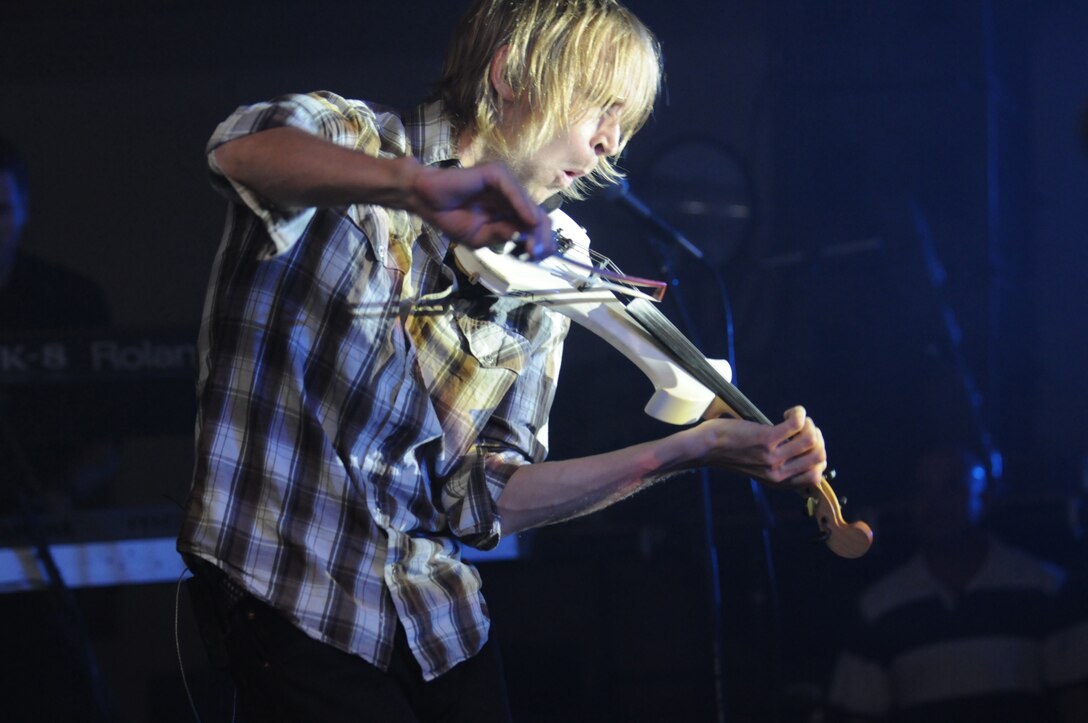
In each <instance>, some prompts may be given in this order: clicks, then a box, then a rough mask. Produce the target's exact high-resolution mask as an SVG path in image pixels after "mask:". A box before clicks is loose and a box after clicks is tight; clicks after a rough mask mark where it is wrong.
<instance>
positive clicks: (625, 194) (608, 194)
mask: <svg viewBox="0 0 1088 723" xmlns="http://www.w3.org/2000/svg"><path fill="white" fill-rule="evenodd" d="M603 195H604V197H605V199H606V200H608V201H616V202H618V203H619V204H620V205H622V206H623V207H624V208H626V209H627V210H628V211H630V212H631V213H633V214H635V215H636V216H638V217H639V218H640V219H642V220H643V221H644V222H645V223H646V225H647V226H649V227H650V228H651V229H653V230H654V231H656V232H657V233H658V234H659V235H660V236H662V237H663V238H664V239H665V240H667V241H672V242H673V243H674V244H676V245H677V246H679V247H680V248H682V249H684V250H685V251H687V252H688V253H689V254H691V255H692V256H694V257H695V258H697V259H699V260H700V261H701V260H702V259H703V251H702V249H700V248H699V247H698V246H696V245H695V244H693V243H692V242H691V241H688V240H687V239H686V238H685V237H684V234H682V233H680V232H679V231H677V230H676V229H675V228H673V227H672V226H670V225H669V224H668V222H666V221H665V219H663V218H661V217H660V216H658V215H657V214H656V213H654V212H653V210H651V209H650V207H649V206H647V205H646V204H645V203H643V202H642V200H641V199H639V198H638V196H636V195H635V194H633V193H631V184H629V183H628V182H627V179H626V178H621V179H620V181H619V183H616V184H614V185H612V186H609V187H607V188H606V189H604V194H603Z"/></svg>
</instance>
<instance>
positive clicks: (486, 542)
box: [442, 307, 570, 550]
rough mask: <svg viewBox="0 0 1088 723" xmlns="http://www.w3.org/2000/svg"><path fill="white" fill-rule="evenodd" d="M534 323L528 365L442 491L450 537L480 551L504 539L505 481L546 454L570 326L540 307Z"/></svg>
mask: <svg viewBox="0 0 1088 723" xmlns="http://www.w3.org/2000/svg"><path fill="white" fill-rule="evenodd" d="M531 318H532V321H531V322H530V326H531V328H530V330H529V331H530V332H531V333H530V334H527V337H528V338H530V339H536V340H537V341H536V343H534V344H533V349H534V352H533V353H532V354H531V357H530V359H529V362H528V363H527V364H526V365H525V367H524V368H523V369H522V370H521V371H520V372H519V373H518V376H517V379H516V380H515V381H514V383H513V384H512V385H511V387H510V389H509V390H508V391H507V393H506V394H505V395H504V396H503V398H502V400H501V401H500V403H499V404H498V406H497V407H496V408H495V411H494V412H493V413H492V414H491V416H490V417H489V419H488V420H487V422H486V424H485V425H484V426H483V428H482V431H481V432H480V434H479V436H478V437H477V440H476V442H475V444H474V445H473V446H472V448H471V449H470V450H469V452H468V454H466V455H465V457H464V460H463V461H462V463H461V464H460V465H459V466H458V467H457V468H455V469H454V471H453V472H452V473H451V474H450V475H449V476H448V477H447V478H446V480H445V481H444V484H443V487H442V503H443V507H444V508H445V513H446V519H447V524H448V525H449V528H450V532H452V533H453V534H454V535H455V536H456V537H458V538H460V539H461V540H462V541H463V542H465V544H468V545H470V546H472V547H476V548H479V549H481V550H489V549H491V548H493V547H495V546H496V545H497V544H498V543H499V539H500V538H501V536H502V520H501V518H500V515H499V512H498V499H499V496H500V495H501V494H502V492H503V490H504V489H505V488H506V483H507V481H508V480H509V479H510V477H511V476H512V475H513V474H514V473H515V472H516V471H517V470H518V468H519V467H521V466H522V465H525V464H532V463H534V462H541V461H543V460H544V458H545V457H546V456H547V453H548V415H549V413H550V412H551V406H552V401H553V400H554V399H555V391H556V385H557V382H558V379H559V367H560V364H561V362H562V356H563V340H564V339H565V338H566V335H567V331H568V330H569V328H570V321H569V320H568V319H567V318H566V317H563V316H561V315H559V314H557V313H555V312H552V311H547V310H545V309H543V308H539V307H538V308H537V309H536V310H535V312H534V314H533V315H532V317H531Z"/></svg>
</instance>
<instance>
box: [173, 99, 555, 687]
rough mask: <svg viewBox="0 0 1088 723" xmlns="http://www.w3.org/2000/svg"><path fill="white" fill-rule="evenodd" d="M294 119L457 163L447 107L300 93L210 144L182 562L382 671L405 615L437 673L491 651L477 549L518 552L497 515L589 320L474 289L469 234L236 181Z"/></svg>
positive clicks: (246, 111) (260, 108) (541, 433)
mask: <svg viewBox="0 0 1088 723" xmlns="http://www.w3.org/2000/svg"><path fill="white" fill-rule="evenodd" d="M281 126H291V127H295V128H300V129H302V130H305V131H307V132H310V133H314V134H317V135H319V136H321V137H324V138H325V139H327V140H330V141H332V142H334V143H336V144H339V145H342V146H346V147H349V148H353V149H357V150H360V151H363V152H366V153H368V154H371V155H376V156H382V157H403V156H407V155H409V154H412V155H414V156H415V157H416V158H417V159H418V160H420V161H421V162H423V163H425V164H450V163H456V160H455V149H454V145H453V139H452V137H451V135H452V134H451V129H450V124H449V122H448V120H447V119H446V118H445V116H444V115H443V109H442V106H441V104H438V103H432V104H428V105H425V106H421V107H419V108H417V109H416V110H414V111H413V112H411V113H407V114H404V115H403V116H402V115H400V114H397V113H395V112H393V111H391V110H390V109H387V108H384V107H381V106H377V105H374V104H369V103H364V102H360V101H349V100H346V99H344V98H341V97H338V96H336V95H333V94H331V93H326V92H322V93H314V94H310V95H294V96H286V97H283V98H280V99H277V100H276V101H273V102H271V103H261V104H256V105H252V106H248V107H243V108H239V109H238V110H237V111H236V112H235V113H234V114H233V115H232V116H231V117H230V118H229V119H228V120H226V121H225V122H224V123H222V124H221V125H220V126H219V127H218V129H217V130H216V132H215V134H214V135H213V136H212V138H211V140H210V141H209V143H208V148H207V150H208V153H209V156H208V157H209V163H210V165H211V170H212V179H213V185H214V186H215V187H216V188H218V189H219V190H220V191H221V192H222V193H223V194H224V195H225V196H226V197H227V199H228V201H229V204H228V215H227V221H226V228H225V230H224V234H223V240H222V242H221V245H220V248H219V251H218V253H217V255H216V258H215V261H214V264H213V268H212V275H211V282H210V286H209V291H208V294H207V298H206V300H205V308H204V313H203V318H202V324H201V331H200V338H199V354H198V365H199V366H198V379H197V393H198V419H197V432H196V469H195V474H194V480H193V488H192V492H191V495H190V499H189V503H188V507H187V511H186V515H185V518H184V522H183V526H182V530H181V533H180V536H179V540H178V549H179V550H180V551H182V552H188V553H192V554H195V555H197V556H199V557H201V558H204V559H206V560H209V561H211V562H212V563H214V564H216V565H217V566H219V567H220V568H221V569H223V570H224V571H225V572H226V573H227V574H228V575H229V576H230V577H231V578H233V579H234V580H235V581H237V582H238V583H240V584H241V585H243V586H244V587H245V588H246V589H247V590H248V591H249V592H250V593H251V594H253V595H254V596H256V597H257V598H259V599H261V600H263V601H265V602H267V603H269V604H270V605H272V606H273V607H275V608H276V609H278V610H279V611H281V612H282V613H283V614H284V615H285V616H287V617H288V618H289V619H290V620H292V621H293V622H294V623H295V624H296V625H297V626H298V627H299V628H301V629H302V630H303V631H305V632H306V633H307V634H309V635H310V636H311V637H313V638H315V639H318V640H321V641H324V642H327V643H329V644H332V645H334V646H336V647H337V648H340V649H342V650H345V651H348V652H351V653H354V654H357V655H360V656H361V657H362V658H364V659H365V660H367V661H369V662H371V663H373V664H375V665H377V666H378V667H380V668H383V669H385V668H386V667H387V665H388V660H389V656H390V652H391V649H392V640H393V633H394V630H395V627H396V623H397V620H399V621H400V622H401V624H402V625H403V626H404V629H405V632H406V633H407V638H408V642H409V645H410V647H411V649H412V651H413V653H414V655H415V657H416V658H417V659H418V661H419V663H420V666H421V667H422V669H423V673H424V677H425V678H426V679H428V680H430V679H433V678H434V677H436V676H438V675H440V674H442V673H443V672H445V671H447V670H449V669H450V668H451V667H453V666H454V665H456V664H457V663H458V662H460V661H461V660H464V659H466V658H467V657H469V656H471V655H473V654H474V653H476V652H477V651H478V650H479V649H480V648H481V647H482V645H483V643H484V642H485V641H486V639H487V632H488V615H487V608H486V605H485V603H484V600H483V597H482V595H481V591H480V588H481V581H480V576H479V574H478V573H477V571H476V570H475V569H473V567H472V566H471V565H469V564H468V563H466V562H465V561H463V560H462V559H461V554H460V550H461V545H462V544H463V543H467V544H470V545H473V546H476V547H479V548H481V549H488V548H490V547H493V546H494V545H495V544H497V542H498V539H499V536H500V534H501V520H500V519H499V516H498V514H497V512H496V504H495V501H496V500H497V499H498V496H499V494H500V493H501V492H502V489H503V487H504V485H505V483H506V481H507V480H508V479H509V477H510V475H511V474H513V472H514V471H515V470H516V469H517V467H518V466H519V465H522V464H527V463H531V462H537V461H540V460H542V459H543V458H544V456H545V453H546V446H547V415H548V411H549V408H550V406H551V401H552V398H553V395H554V391H555V384H556V380H557V376H558V373H559V363H560V357H561V353H562V342H563V338H564V337H565V335H566V331H567V328H568V325H569V322H567V321H566V319H565V318H563V317H561V316H559V315H557V314H555V313H553V312H550V311H547V310H544V309H542V308H541V307H538V306H534V305H529V304H525V303H523V302H518V301H517V300H515V299H510V298H495V297H493V296H489V295H486V294H483V293H480V292H474V290H473V289H471V288H467V289H466V287H469V286H470V285H469V284H468V283H467V281H465V280H464V279H463V278H462V279H460V280H459V283H458V279H457V272H456V270H455V268H454V267H453V266H452V265H451V264H449V263H447V251H448V246H449V243H448V240H447V239H446V238H445V237H443V236H442V235H441V234H440V233H438V232H436V231H435V230H434V229H432V228H430V227H429V226H427V225H426V224H423V223H422V222H421V221H420V219H418V218H415V217H413V216H411V215H409V214H408V213H406V212H404V211H400V210H393V209H387V208H380V207H375V206H365V205H354V206H350V207H343V208H325V209H315V208H283V207H276V206H274V205H272V204H270V203H269V202H267V201H266V200H264V199H262V198H260V197H258V196H257V194H255V193H253V192H252V191H251V190H249V189H247V188H245V187H243V186H242V185H240V184H238V183H236V182H234V181H232V180H230V179H227V178H226V177H225V176H223V175H222V173H220V172H219V170H218V168H217V166H216V164H215V159H214V155H212V154H211V151H213V150H214V149H215V148H217V147H218V146H219V145H221V144H223V143H225V142H227V141H229V140H232V139H234V138H238V137H241V136H245V135H247V134H250V133H254V132H258V131H261V130H265V129H269V128H274V127H281ZM455 286H456V288H457V289H460V290H461V291H460V292H459V293H456V294H451V295H449V296H448V297H447V296H446V294H447V293H448V292H450V291H451V289H452V288H454V287H455ZM433 300H438V301H439V303H428V302H429V301H433ZM416 308H418V309H421V311H420V312H419V313H414V312H413V309H416ZM422 309H430V311H426V312H424V311H422ZM435 309H437V310H435Z"/></svg>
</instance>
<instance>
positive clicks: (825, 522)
mask: <svg viewBox="0 0 1088 723" xmlns="http://www.w3.org/2000/svg"><path fill="white" fill-rule="evenodd" d="M834 478H835V470H830V471H828V472H827V473H825V474H824V476H823V477H821V478H820V482H819V484H817V485H809V486H806V487H804V488H803V489H802V490H801V491H800V494H801V496H802V497H804V498H805V510H806V511H807V512H808V515H809V517H815V518H816V524H817V526H818V527H819V528H820V539H821V540H823V541H824V542H826V543H827V546H828V548H829V549H830V550H831V551H832V552H834V553H835V554H836V555H838V556H839V557H846V558H850V559H854V558H858V557H861V556H862V555H864V554H865V553H866V552H868V551H869V547H870V546H871V545H872V544H873V530H872V528H870V527H869V525H867V524H865V523H864V522H861V521H860V520H859V521H857V522H849V523H848V522H846V520H844V519H843V516H842V508H841V507H840V505H839V500H838V498H837V497H836V495H835V490H833V489H831V480H832V479H834ZM843 502H844V504H845V500H844V501H843Z"/></svg>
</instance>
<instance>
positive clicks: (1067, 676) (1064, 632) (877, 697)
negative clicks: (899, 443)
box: [828, 447, 1088, 723]
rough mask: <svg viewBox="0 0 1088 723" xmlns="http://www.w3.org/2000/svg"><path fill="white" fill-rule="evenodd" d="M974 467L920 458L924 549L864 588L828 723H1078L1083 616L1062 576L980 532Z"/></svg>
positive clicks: (1086, 651) (978, 470)
mask: <svg viewBox="0 0 1088 723" xmlns="http://www.w3.org/2000/svg"><path fill="white" fill-rule="evenodd" d="M987 481H988V480H987V474H986V470H985V468H984V467H983V465H982V463H981V462H980V460H979V458H978V457H977V456H976V455H974V454H973V453H971V452H970V451H969V450H966V449H963V448H959V447H941V448H937V449H934V450H931V451H929V452H927V453H926V454H924V455H922V456H921V458H920V459H919V462H918V465H917V470H916V475H915V484H914V486H913V488H912V489H913V491H914V505H913V517H914V528H915V531H916V537H917V544H918V551H917V552H916V554H914V555H913V556H912V557H911V558H910V559H909V560H908V561H907V562H906V563H905V564H903V565H901V566H900V567H898V568H896V569H894V570H892V571H891V572H889V573H888V574H887V575H886V576H884V577H882V578H881V579H879V580H877V581H876V582H875V583H874V584H873V585H872V586H870V587H869V588H868V589H867V590H865V591H864V592H863V594H862V596H861V598H860V600H859V603H858V616H859V619H858V622H857V626H856V628H855V629H854V630H853V632H852V633H849V634H848V635H847V639H846V641H845V643H846V644H845V648H844V650H843V651H842V653H841V654H840V656H839V658H838V661H837V663H836V666H835V669H834V671H833V675H832V679H831V683H830V689H829V692H828V704H829V706H830V709H831V710H830V712H831V715H829V720H832V721H839V722H842V723H845V722H852V721H903V722H907V721H925V722H926V723H942V722H943V721H983V720H985V721H1016V722H1017V723H1032V722H1033V721H1038V722H1039V723H1043V722H1044V721H1046V722H1050V721H1056V722H1058V723H1064V722H1065V721H1069V722H1072V721H1083V720H1085V719H1086V718H1088V705H1086V703H1088V615H1086V614H1085V600H1084V593H1083V592H1082V591H1080V586H1079V585H1076V584H1071V583H1070V581H1069V579H1068V575H1067V574H1066V572H1065V571H1064V570H1062V569H1060V568H1059V567H1057V566H1055V565H1053V564H1050V563H1048V562H1045V561H1043V560H1039V559H1038V558H1035V557H1033V556H1031V555H1029V554H1027V553H1025V552H1024V551H1022V550H1019V549H1017V548H1015V547H1012V546H1010V545H1009V544H1007V543H1005V542H1003V541H1002V540H1000V539H999V538H997V537H996V536H994V535H993V534H992V533H990V532H988V531H986V530H985V528H984V527H983V512H984V507H985V504H984V503H985V500H986V497H987V490H988V485H987Z"/></svg>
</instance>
